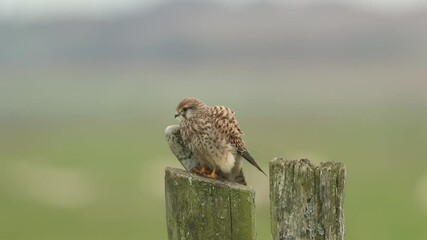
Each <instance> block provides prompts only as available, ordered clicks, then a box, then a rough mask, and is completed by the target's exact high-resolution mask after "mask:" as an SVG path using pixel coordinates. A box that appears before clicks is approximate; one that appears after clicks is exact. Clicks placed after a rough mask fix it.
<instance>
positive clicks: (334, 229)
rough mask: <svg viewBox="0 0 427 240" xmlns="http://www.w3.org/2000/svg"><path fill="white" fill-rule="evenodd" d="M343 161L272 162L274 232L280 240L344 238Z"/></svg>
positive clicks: (271, 204)
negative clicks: (315, 162) (316, 163)
mask: <svg viewBox="0 0 427 240" xmlns="http://www.w3.org/2000/svg"><path fill="white" fill-rule="evenodd" d="M345 174H346V170H345V167H344V165H343V164H342V163H340V162H322V163H321V164H320V166H314V165H313V164H311V163H310V162H309V161H308V160H305V159H303V160H299V161H295V160H293V161H288V160H284V159H282V158H276V159H274V160H272V161H271V162H270V211H271V231H272V235H273V239H274V240H278V239H344V233H345V228H344V210H343V200H344V181H345Z"/></svg>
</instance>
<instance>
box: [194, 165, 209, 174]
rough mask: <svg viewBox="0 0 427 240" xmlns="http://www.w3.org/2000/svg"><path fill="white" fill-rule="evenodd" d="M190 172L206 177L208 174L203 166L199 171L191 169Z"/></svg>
mask: <svg viewBox="0 0 427 240" xmlns="http://www.w3.org/2000/svg"><path fill="white" fill-rule="evenodd" d="M192 172H193V173H197V174H199V175H206V174H207V173H208V170H207V169H206V168H205V166H202V169H200V170H197V169H196V168H193V170H192Z"/></svg>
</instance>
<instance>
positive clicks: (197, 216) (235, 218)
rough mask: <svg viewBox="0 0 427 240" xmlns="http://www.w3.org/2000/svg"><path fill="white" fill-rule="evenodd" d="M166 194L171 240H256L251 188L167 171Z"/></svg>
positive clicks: (171, 169) (253, 194) (179, 171)
mask: <svg viewBox="0 0 427 240" xmlns="http://www.w3.org/2000/svg"><path fill="white" fill-rule="evenodd" d="M165 195H166V219H167V228H168V237H169V240H177V239H179V240H181V239H186V240H192V239H194V240H199V239H204V240H210V239H235V240H236V239H256V232H255V202H254V201H255V200H254V199H255V192H254V191H253V190H252V188H250V187H247V186H243V185H240V184H237V183H232V182H224V181H217V180H212V179H208V178H205V177H201V176H198V175H194V174H191V173H189V172H187V171H183V170H180V169H174V168H166V174H165Z"/></svg>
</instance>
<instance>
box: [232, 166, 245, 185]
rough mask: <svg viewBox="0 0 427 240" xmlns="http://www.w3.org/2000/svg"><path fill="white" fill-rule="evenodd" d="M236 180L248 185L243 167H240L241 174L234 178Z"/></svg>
mask: <svg viewBox="0 0 427 240" xmlns="http://www.w3.org/2000/svg"><path fill="white" fill-rule="evenodd" d="M234 182H236V183H240V184H242V185H245V186H246V185H248V184H247V183H246V179H245V175H243V169H240V172H239V174H237V176H236V178H234Z"/></svg>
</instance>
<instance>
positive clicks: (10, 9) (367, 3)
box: [0, 0, 427, 19]
mask: <svg viewBox="0 0 427 240" xmlns="http://www.w3.org/2000/svg"><path fill="white" fill-rule="evenodd" d="M166 1H174V0H0V19H1V18H3V19H4V18H6V19H7V18H39V17H42V18H43V17H55V16H63V15H75V14H80V15H94V16H100V17H102V16H108V15H114V14H116V13H121V12H125V11H127V10H129V9H135V8H140V7H146V8H148V7H152V6H155V5H158V4H161V3H164V2H166ZM200 1H205V0H200ZM215 1H221V2H223V3H226V4H231V5H242V4H244V3H247V2H256V1H265V0H215ZM271 1H275V2H288V3H293V4H299V5H301V4H307V3H311V2H314V1H327V0H271ZM330 1H333V0H330ZM335 1H340V2H346V3H349V4H350V5H356V6H358V7H363V8H368V9H372V10H375V11H376V10H383V11H388V12H400V11H408V10H409V11H410V10H414V9H417V8H419V7H427V1H426V0H335Z"/></svg>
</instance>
